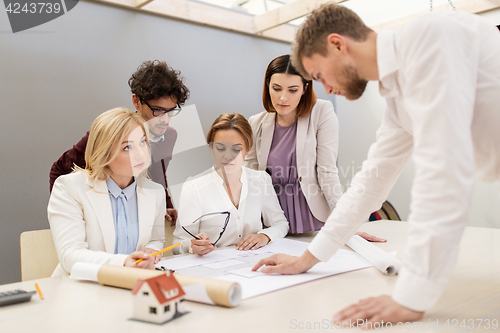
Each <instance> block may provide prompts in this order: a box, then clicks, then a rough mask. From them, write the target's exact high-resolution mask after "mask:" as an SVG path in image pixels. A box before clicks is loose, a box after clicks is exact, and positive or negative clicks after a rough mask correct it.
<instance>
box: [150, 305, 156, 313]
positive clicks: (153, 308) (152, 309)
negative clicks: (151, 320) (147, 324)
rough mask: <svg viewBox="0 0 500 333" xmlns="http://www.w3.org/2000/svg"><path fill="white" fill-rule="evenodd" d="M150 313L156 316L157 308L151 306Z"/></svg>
mask: <svg viewBox="0 0 500 333" xmlns="http://www.w3.org/2000/svg"><path fill="white" fill-rule="evenodd" d="M149 313H154V314H156V308H155V307H153V306H150V307H149Z"/></svg>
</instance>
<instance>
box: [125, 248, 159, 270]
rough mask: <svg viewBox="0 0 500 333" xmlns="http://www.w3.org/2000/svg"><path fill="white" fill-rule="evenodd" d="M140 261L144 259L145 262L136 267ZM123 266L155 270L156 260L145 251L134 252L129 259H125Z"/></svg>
mask: <svg viewBox="0 0 500 333" xmlns="http://www.w3.org/2000/svg"><path fill="white" fill-rule="evenodd" d="M153 252H154V251H153ZM139 259H142V260H143V261H141V262H140V263H138V264H137V265H136V264H135V262H136V260H139ZM123 266H127V267H138V268H147V269H155V258H154V257H151V256H150V255H149V254H148V253H145V252H143V251H135V252H132V253H131V254H130V255H129V256H128V257H127V259H125V263H124V264H123Z"/></svg>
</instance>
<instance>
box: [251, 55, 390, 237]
mask: <svg viewBox="0 0 500 333" xmlns="http://www.w3.org/2000/svg"><path fill="white" fill-rule="evenodd" d="M262 96H263V97H262V99H263V104H264V108H265V110H266V111H264V112H261V113H259V114H257V115H255V116H252V117H250V119H249V123H250V125H251V126H252V131H253V138H254V143H255V144H254V146H253V147H252V149H251V150H250V152H249V153H248V155H247V157H246V159H245V165H246V166H247V167H249V168H252V169H256V170H266V171H267V172H268V173H269V174H270V175H271V177H272V180H273V185H274V187H275V190H276V192H277V194H278V199H279V201H280V204H281V207H282V209H283V211H284V212H285V215H286V217H287V219H288V221H289V223H290V233H303V232H308V231H314V230H319V229H320V228H321V227H322V226H323V225H324V222H325V221H326V219H327V218H328V216H329V215H330V213H331V212H332V210H333V209H334V208H335V205H336V203H337V201H338V199H339V198H340V196H341V195H342V187H341V184H340V180H339V175H338V169H337V154H338V147H339V122H338V119H337V116H336V114H335V111H334V109H333V105H332V103H331V102H330V101H326V100H320V99H317V97H316V93H315V92H314V89H313V86H312V81H307V80H305V79H304V78H303V77H302V76H301V75H300V74H299V73H298V71H297V70H296V69H295V68H294V67H293V65H292V64H291V60H290V56H289V55H283V56H279V57H277V58H275V59H274V60H273V61H271V63H270V64H269V66H268V68H267V70H266V74H265V80H264V89H263V95H262ZM361 236H363V237H365V238H367V239H370V240H381V239H379V238H377V237H373V236H370V235H367V234H364V233H363V234H361Z"/></svg>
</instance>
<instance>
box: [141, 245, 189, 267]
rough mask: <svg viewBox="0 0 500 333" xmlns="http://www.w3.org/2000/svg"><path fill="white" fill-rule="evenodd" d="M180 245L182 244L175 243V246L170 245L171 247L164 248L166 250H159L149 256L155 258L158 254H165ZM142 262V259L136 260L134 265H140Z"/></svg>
mask: <svg viewBox="0 0 500 333" xmlns="http://www.w3.org/2000/svg"><path fill="white" fill-rule="evenodd" d="M181 244H182V243H177V244H174V245H172V246H169V247H166V248H164V249H163V250H160V251H158V252H155V253H152V254H150V256H151V257H154V256H156V255H158V254H160V253H163V252H167V251H168V250H172V249H173V248H174V247H177V246H179V245H181ZM143 260H144V259H139V260H136V261H135V264H136V265H137V264H138V263H140V262H141V261H143Z"/></svg>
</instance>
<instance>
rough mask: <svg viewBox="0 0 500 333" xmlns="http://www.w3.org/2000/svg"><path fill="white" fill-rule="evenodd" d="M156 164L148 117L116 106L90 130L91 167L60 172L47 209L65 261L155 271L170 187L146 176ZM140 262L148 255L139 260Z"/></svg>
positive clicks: (65, 267) (62, 270)
mask: <svg viewBox="0 0 500 333" xmlns="http://www.w3.org/2000/svg"><path fill="white" fill-rule="evenodd" d="M149 164H150V153H149V143H148V140H147V137H146V130H145V122H144V120H143V118H142V117H141V116H139V115H138V114H137V113H135V112H133V111H130V110H128V109H124V108H116V109H113V110H109V111H106V112H104V113H103V114H101V115H99V116H98V117H97V118H96V120H95V121H94V123H93V124H92V128H91V130H90V135H89V139H88V143H87V149H86V151H85V169H81V168H78V167H76V168H75V170H74V172H73V173H71V174H68V175H64V176H61V177H59V178H58V179H57V180H56V182H55V184H54V188H53V190H52V194H51V196H50V200H49V206H48V208H47V211H48V218H49V224H50V229H51V231H52V237H53V239H54V245H55V247H56V251H57V256H58V258H59V265H58V266H57V267H56V269H55V271H54V273H53V276H58V275H63V274H67V273H70V272H71V267H72V266H73V264H75V263H76V262H87V263H96V264H111V265H120V266H122V265H123V266H131V267H140V268H148V269H154V264H155V261H156V262H157V261H158V260H159V259H160V258H159V256H156V257H154V258H153V257H151V256H150V254H151V253H153V252H156V251H158V250H160V249H162V248H163V245H164V244H163V243H164V216H165V209H166V208H165V207H166V205H165V191H164V190H163V187H162V186H161V185H159V184H156V183H154V182H152V181H151V180H149V179H148V178H147V176H146V173H147V169H148V166H149ZM138 259H143V260H144V261H142V262H141V263H139V264H137V265H136V264H135V261H136V260H138Z"/></svg>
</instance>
